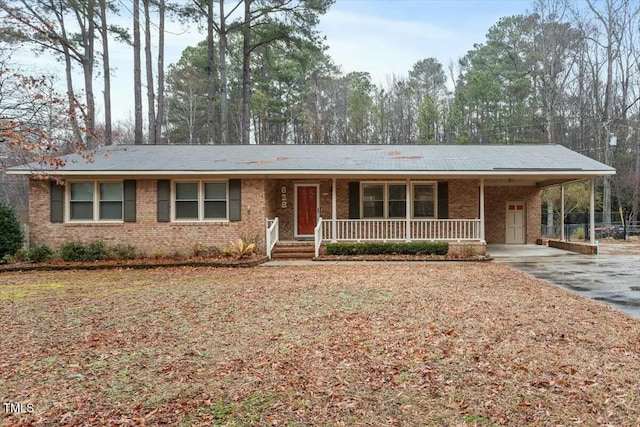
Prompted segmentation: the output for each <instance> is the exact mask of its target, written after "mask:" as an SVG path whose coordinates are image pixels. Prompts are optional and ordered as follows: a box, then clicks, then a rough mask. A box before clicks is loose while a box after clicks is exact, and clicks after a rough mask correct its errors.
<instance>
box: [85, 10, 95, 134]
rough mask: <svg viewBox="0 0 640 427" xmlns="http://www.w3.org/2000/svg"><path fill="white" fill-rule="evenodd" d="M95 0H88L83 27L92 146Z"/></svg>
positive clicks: (93, 127) (86, 91)
mask: <svg viewBox="0 0 640 427" xmlns="http://www.w3.org/2000/svg"><path fill="white" fill-rule="evenodd" d="M95 6H96V5H95V0H87V6H86V8H87V9H86V20H87V26H86V32H85V31H84V29H83V33H82V35H83V40H82V44H83V47H84V61H83V64H82V65H83V71H84V90H85V97H86V100H85V101H86V103H87V112H86V123H85V126H86V127H87V137H86V142H87V146H91V142H92V140H93V138H94V136H95V130H96V108H95V107H96V103H95V97H94V95H93V64H94V40H95V19H94V18H95V16H94V12H95Z"/></svg>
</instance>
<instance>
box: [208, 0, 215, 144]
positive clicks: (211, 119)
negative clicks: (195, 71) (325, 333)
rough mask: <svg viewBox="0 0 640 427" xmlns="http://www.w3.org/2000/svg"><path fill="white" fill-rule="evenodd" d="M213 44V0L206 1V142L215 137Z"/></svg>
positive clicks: (212, 140) (211, 141) (212, 141)
mask: <svg viewBox="0 0 640 427" xmlns="http://www.w3.org/2000/svg"><path fill="white" fill-rule="evenodd" d="M214 58H215V46H214V43H213V0H208V2H207V143H208V144H213V143H214V139H215V134H216V132H215V117H216V74H215V68H216V65H215V61H214Z"/></svg>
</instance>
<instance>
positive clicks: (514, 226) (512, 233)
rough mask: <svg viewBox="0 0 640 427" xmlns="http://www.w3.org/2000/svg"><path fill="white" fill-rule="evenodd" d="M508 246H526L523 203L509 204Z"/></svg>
mask: <svg viewBox="0 0 640 427" xmlns="http://www.w3.org/2000/svg"><path fill="white" fill-rule="evenodd" d="M506 222H507V237H506V241H505V243H507V244H524V243H526V239H525V206H524V203H523V202H507V221H506Z"/></svg>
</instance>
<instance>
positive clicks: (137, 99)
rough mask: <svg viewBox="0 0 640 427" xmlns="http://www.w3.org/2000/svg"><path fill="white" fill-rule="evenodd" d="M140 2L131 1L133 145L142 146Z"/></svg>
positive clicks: (137, 0) (138, 0)
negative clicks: (133, 105)
mask: <svg viewBox="0 0 640 427" xmlns="http://www.w3.org/2000/svg"><path fill="white" fill-rule="evenodd" d="M140 46H141V43H140V0H133V97H134V104H135V107H134V110H135V118H134V143H135V144H142V74H141V64H140Z"/></svg>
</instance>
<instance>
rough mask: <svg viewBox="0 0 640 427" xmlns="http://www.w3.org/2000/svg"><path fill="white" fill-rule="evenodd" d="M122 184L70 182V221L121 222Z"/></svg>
mask: <svg viewBox="0 0 640 427" xmlns="http://www.w3.org/2000/svg"><path fill="white" fill-rule="evenodd" d="M122 208H123V190H122V182H96V181H87V182H72V183H70V185H69V220H70V221H122V219H123V212H122Z"/></svg>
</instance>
